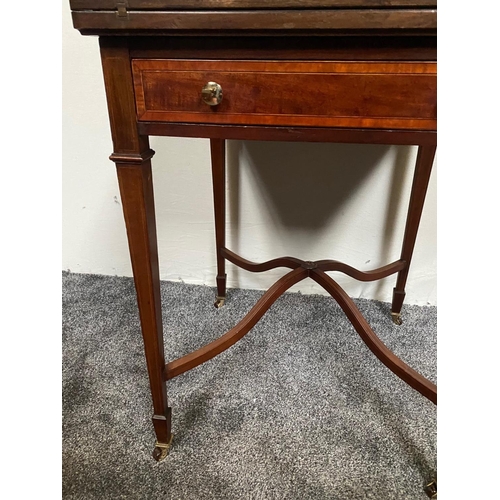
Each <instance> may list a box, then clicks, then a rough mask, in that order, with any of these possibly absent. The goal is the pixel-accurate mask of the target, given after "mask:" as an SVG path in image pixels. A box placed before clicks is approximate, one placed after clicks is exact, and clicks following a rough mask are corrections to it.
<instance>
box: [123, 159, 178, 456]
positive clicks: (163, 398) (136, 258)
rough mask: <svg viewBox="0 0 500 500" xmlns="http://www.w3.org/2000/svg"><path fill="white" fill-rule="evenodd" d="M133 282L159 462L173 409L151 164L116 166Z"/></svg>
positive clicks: (164, 450)
mask: <svg viewBox="0 0 500 500" xmlns="http://www.w3.org/2000/svg"><path fill="white" fill-rule="evenodd" d="M116 167H117V173H118V181H119V185H120V195H121V200H122V205H123V214H124V217H125V224H126V227H127V235H128V243H129V248H130V257H131V261H132V269H133V272H134V281H135V287H136V291H137V302H138V306H139V316H140V319H141V328H142V335H143V339H144V350H145V353H146V363H147V368H148V375H149V384H150V387H151V395H152V397H153V408H154V415H153V425H154V429H155V432H156V438H157V444H156V448H155V452H154V456H155V458H156V459H161V458H163V455H164V456H166V453H167V451H168V447H169V445H170V441H171V438H172V435H171V423H170V421H171V417H170V408H169V407H168V404H167V391H166V384H165V377H164V370H165V355H164V347H163V326H162V317H161V300H160V274H159V266H158V251H157V242H156V224H155V213H154V200H153V183H152V174H151V162H150V161H149V160H148V161H146V162H144V163H142V164H137V165H130V164H125V163H119V162H117V164H116Z"/></svg>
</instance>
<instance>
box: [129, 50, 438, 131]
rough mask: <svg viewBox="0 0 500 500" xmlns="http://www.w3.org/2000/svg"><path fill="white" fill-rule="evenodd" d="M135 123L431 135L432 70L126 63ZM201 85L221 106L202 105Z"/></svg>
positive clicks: (416, 65) (421, 66)
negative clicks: (216, 93) (211, 85)
mask: <svg viewBox="0 0 500 500" xmlns="http://www.w3.org/2000/svg"><path fill="white" fill-rule="evenodd" d="M132 69H133V75H134V86H135V98H136V105H137V116H138V119H139V120H140V121H162V122H182V123H207V124H217V123H218V124H225V125H229V124H234V125H242V124H243V125H276V126H312V127H363V128H385V129H387V128H390V129H414V130H434V129H435V128H436V87H437V81H436V80H437V79H436V64H435V63H422V62H403V63H386V62H299V61H292V62H291V61H205V60H203V61H196V60H178V59H154V60H151V59H134V60H132ZM207 82H216V83H218V84H219V85H220V86H221V88H222V101H221V102H220V103H219V104H218V105H215V106H210V105H208V104H206V103H205V102H204V100H203V98H202V89H203V87H204V86H205V85H206V84H207Z"/></svg>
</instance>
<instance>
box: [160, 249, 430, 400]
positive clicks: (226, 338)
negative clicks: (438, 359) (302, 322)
mask: <svg viewBox="0 0 500 500" xmlns="http://www.w3.org/2000/svg"><path fill="white" fill-rule="evenodd" d="M221 253H222V255H223V256H224V258H226V259H227V260H229V261H230V262H232V263H233V264H235V265H237V266H239V267H241V268H243V269H246V270H248V271H251V272H263V271H268V270H270V269H275V268H277V267H289V268H291V269H292V271H290V272H288V273H287V274H285V275H284V276H283V277H281V278H280V279H279V280H278V281H277V282H276V283H275V284H274V285H273V286H272V287H271V288H270V289H269V290H268V291H267V292H265V293H264V295H262V297H261V298H260V299H259V301H258V302H257V303H256V304H255V306H254V307H253V308H252V309H251V310H250V312H249V313H248V314H247V315H246V316H245V317H244V318H243V319H242V320H241V321H240V322H239V323H238V324H237V325H236V326H235V327H233V328H232V329H231V330H229V331H228V332H227V333H225V334H224V335H222V336H221V337H219V338H218V339H217V340H214V341H213V342H211V343H209V344H207V345H205V346H204V347H202V348H200V349H198V350H196V351H193V352H191V353H190V354H187V355H185V356H182V357H181V358H179V359H176V360H175V361H171V362H170V363H167V364H166V366H165V380H169V379H172V378H174V377H177V376H178V375H181V374H182V373H184V372H186V371H188V370H191V369H192V368H195V367H196V366H198V365H200V364H202V363H204V362H205V361H208V360H209V359H212V358H213V357H215V356H217V355H218V354H220V353H221V352H223V351H225V350H226V349H228V348H229V347H231V346H233V345H234V344H235V343H236V342H238V340H240V339H242V338H243V337H244V336H245V335H246V334H247V333H248V332H249V331H250V330H251V329H252V328H253V327H254V326H255V325H256V324H257V322H258V321H259V320H260V319H261V318H262V316H263V315H264V314H265V313H266V311H267V310H268V309H269V308H270V307H271V305H272V304H273V303H274V302H275V301H276V300H277V299H278V298H279V297H280V296H281V295H282V294H283V293H285V292H286V291H287V290H288V289H289V288H290V287H291V286H293V285H295V284H296V283H298V282H299V281H302V280H303V279H305V278H307V277H310V278H312V279H313V280H314V281H316V283H318V284H319V285H321V286H322V287H323V288H324V289H325V290H326V291H327V292H328V293H329V294H330V295H331V296H332V297H333V298H334V299H335V300H336V301H337V302H338V303H339V305H340V307H341V308H342V310H343V311H344V312H345V314H346V315H347V317H348V318H349V320H350V321H351V323H352V324H353V326H354V328H355V330H356V331H357V332H358V334H359V335H360V337H361V339H362V340H363V341H364V342H365V344H366V345H367V346H368V348H369V349H370V350H371V351H372V352H373V353H374V354H375V356H377V358H378V359H379V360H380V361H381V362H382V363H383V364H384V365H385V366H387V368H389V369H390V370H391V371H392V372H393V373H394V374H396V375H397V376H398V377H399V378H401V379H402V380H403V381H404V382H406V383H407V384H408V385H410V386H411V387H413V388H414V389H415V390H417V391H418V392H419V393H420V394H422V395H423V396H425V397H426V398H427V399H429V400H430V401H432V402H433V403H435V404H436V402H437V387H436V385H435V384H433V383H432V382H431V381H429V380H427V379H426V378H425V377H423V376H422V375H420V374H419V373H418V372H416V371H415V370H414V369H413V368H411V367H409V366H408V365H407V364H406V363H404V361H402V360H401V359H400V358H398V357H397V356H396V355H395V354H394V353H393V352H392V351H391V350H390V349H389V348H388V347H387V346H386V345H385V344H384V343H383V342H382V341H381V340H380V339H379V338H378V337H377V335H376V334H375V333H374V331H373V330H372V329H371V327H370V325H369V324H368V322H367V321H366V319H365V318H364V317H363V315H362V314H361V312H360V311H359V309H358V308H357V307H356V305H355V303H354V301H353V300H352V299H351V298H350V297H349V296H348V295H347V293H346V292H345V291H344V290H343V289H342V288H341V287H340V285H338V283H336V282H335V281H334V280H333V279H332V278H331V277H330V276H328V274H326V272H325V271H342V272H344V273H345V274H347V275H349V276H351V277H353V278H356V279H358V280H361V281H374V280H379V279H381V278H385V277H387V276H390V275H391V274H394V273H397V272H399V271H401V270H402V269H404V268H405V265H406V263H405V262H404V261H402V260H398V261H396V262H393V263H392V264H388V265H387V266H384V267H380V268H378V269H374V270H372V271H368V272H363V271H359V270H358V269H355V268H353V267H351V266H348V265H347V264H344V263H342V262H338V261H334V260H320V261H317V262H311V261H303V260H300V259H296V258H294V257H282V258H279V259H273V260H270V261H267V262H263V263H260V264H257V263H254V262H250V261H248V260H246V259H243V258H242V257H240V256H238V255H236V254H235V253H233V252H231V251H230V250H228V249H227V248H223V249H222V251H221Z"/></svg>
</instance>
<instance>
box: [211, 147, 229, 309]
mask: <svg viewBox="0 0 500 500" xmlns="http://www.w3.org/2000/svg"><path fill="white" fill-rule="evenodd" d="M210 153H211V157H212V186H213V192H214V214H215V246H216V252H217V278H216V281H217V297H216V299H215V307H217V308H219V307H222V306H223V305H224V302H225V300H226V277H227V275H226V261H225V259H224V257H223V255H222V249H223V248H224V247H225V246H226V141H225V140H224V139H210Z"/></svg>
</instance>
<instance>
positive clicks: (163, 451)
mask: <svg viewBox="0 0 500 500" xmlns="http://www.w3.org/2000/svg"><path fill="white" fill-rule="evenodd" d="M173 437H174V435H173V434H172V435H171V437H170V442H169V443H168V444H163V443H159V442H158V441H156V444H155V449H154V450H153V458H154V459H155V460H156V461H157V462H161V461H162V460H164V459H165V458H166V457H167V455H168V452H169V451H170V446H171V445H172V438H173Z"/></svg>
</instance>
